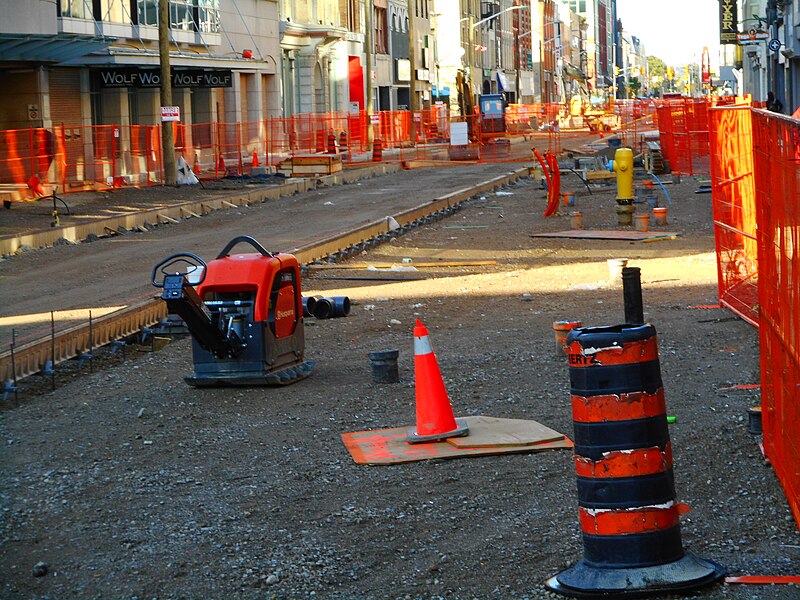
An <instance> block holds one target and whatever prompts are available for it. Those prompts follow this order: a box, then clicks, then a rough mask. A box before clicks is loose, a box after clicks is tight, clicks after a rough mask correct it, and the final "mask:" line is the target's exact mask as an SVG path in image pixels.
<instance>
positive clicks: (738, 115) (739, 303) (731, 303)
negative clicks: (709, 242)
mask: <svg viewBox="0 0 800 600" xmlns="http://www.w3.org/2000/svg"><path fill="white" fill-rule="evenodd" d="M709 127H710V130H709V137H710V143H711V183H712V194H713V211H714V240H715V243H716V252H717V285H718V290H719V301H720V304H722V305H724V306H726V307H728V308H730V309H731V310H732V311H733V312H735V313H736V314H738V315H739V316H741V317H742V318H743V319H745V320H746V321H748V322H750V323H752V324H753V325H756V324H757V322H758V253H757V246H756V205H755V182H754V175H753V127H752V117H751V111H750V109H749V108H747V107H737V108H712V109H711V110H710V111H709Z"/></svg>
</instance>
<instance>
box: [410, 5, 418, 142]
mask: <svg viewBox="0 0 800 600" xmlns="http://www.w3.org/2000/svg"><path fill="white" fill-rule="evenodd" d="M414 2H415V0H408V62H410V63H411V77H410V81H409V82H408V88H409V90H408V91H409V94H408V108H409V110H411V143H412V144H413V143H415V142H416V141H417V123H416V121H415V120H414V117H415V116H416V114H417V48H416V46H417V43H416V37H417V36H416V33H415V32H416V29H414Z"/></svg>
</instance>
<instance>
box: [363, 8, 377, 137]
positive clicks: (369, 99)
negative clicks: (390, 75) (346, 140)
mask: <svg viewBox="0 0 800 600" xmlns="http://www.w3.org/2000/svg"><path fill="white" fill-rule="evenodd" d="M364 11H365V12H366V14H365V15H364V18H365V22H366V29H367V30H366V31H365V32H364V33H365V36H364V42H365V44H366V46H367V62H366V71H367V145H368V146H369V147H370V149H371V148H372V141H373V140H374V139H375V133H374V132H373V131H372V118H371V116H372V47H373V41H372V0H365V1H364Z"/></svg>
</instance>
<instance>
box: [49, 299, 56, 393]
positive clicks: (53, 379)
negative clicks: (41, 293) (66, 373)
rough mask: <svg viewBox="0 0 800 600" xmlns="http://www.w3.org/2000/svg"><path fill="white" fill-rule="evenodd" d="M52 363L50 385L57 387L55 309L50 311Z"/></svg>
mask: <svg viewBox="0 0 800 600" xmlns="http://www.w3.org/2000/svg"><path fill="white" fill-rule="evenodd" d="M50 363H51V364H52V370H51V371H50V387H51V388H52V389H53V390H55V389H56V319H55V316H54V315H53V311H52V310H51V311H50Z"/></svg>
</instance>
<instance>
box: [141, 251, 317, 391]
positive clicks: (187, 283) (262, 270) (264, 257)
mask: <svg viewBox="0 0 800 600" xmlns="http://www.w3.org/2000/svg"><path fill="white" fill-rule="evenodd" d="M242 242H244V243H247V244H250V245H251V246H252V247H253V248H255V249H256V250H257V251H258V253H257V254H253V253H250V254H231V253H230V252H231V250H232V249H233V247H234V246H236V245H237V244H239V243H242ZM151 283H152V284H153V285H154V286H156V287H157V288H163V292H162V294H161V298H162V299H163V300H164V301H165V302H166V303H167V308H168V310H169V312H170V313H171V314H176V315H178V316H179V317H181V318H182V319H183V320H184V322H185V323H186V326H187V328H188V329H189V332H190V333H191V334H192V354H193V358H194V376H193V377H186V381H187V383H189V384H190V385H193V386H198V387H200V386H233V385H238V386H253V385H287V384H290V383H294V382H295V381H298V380H300V379H304V378H305V377H308V376H309V375H310V374H311V369H312V368H313V366H314V362H313V361H306V360H304V358H303V354H304V351H305V336H304V334H303V304H302V302H303V301H302V297H301V292H300V267H299V265H298V263H297V259H296V258H295V257H294V256H292V255H291V254H282V253H272V252H268V251H267V250H265V249H264V248H263V246H261V244H259V243H258V242H257V241H256V240H254V239H253V238H251V237H249V236H239V237H236V238H234V239H232V240H231V241H230V242H228V244H227V245H226V246H225V248H223V249H222V252H220V253H219V255H218V256H217V258H215V259H214V260H212V261H209V262H208V263H207V264H206V263H205V262H204V261H203V260H202V259H200V258H199V257H198V256H196V255H194V254H191V253H188V252H181V253H178V254H173V255H172V256H168V257H167V258H165V259H164V260H162V261H161V262H159V263H158V264H157V265H156V266H155V267H154V268H153V275H152V277H151ZM195 286H196V287H195Z"/></svg>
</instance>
